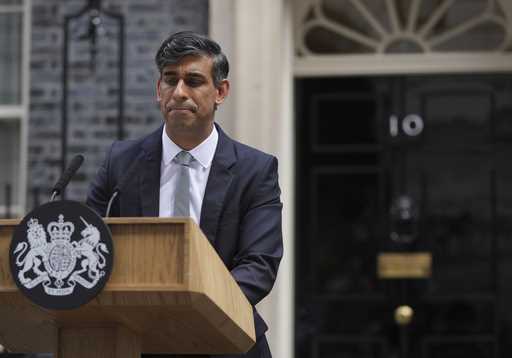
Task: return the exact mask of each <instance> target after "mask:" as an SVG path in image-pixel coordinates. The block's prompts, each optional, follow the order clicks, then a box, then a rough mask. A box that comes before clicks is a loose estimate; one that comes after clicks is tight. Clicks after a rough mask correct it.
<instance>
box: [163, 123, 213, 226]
mask: <svg viewBox="0 0 512 358" xmlns="http://www.w3.org/2000/svg"><path fill="white" fill-rule="evenodd" d="M218 141H219V133H218V132H217V129H216V128H215V126H213V131H212V132H211V133H210V135H209V136H208V138H206V139H205V140H204V141H203V142H202V143H201V144H199V145H198V146H197V147H195V148H193V149H191V150H189V151H188V152H189V153H190V154H191V155H192V156H193V157H194V161H192V163H191V164H190V167H189V168H188V170H189V171H190V217H192V219H194V221H195V222H196V223H197V224H198V225H199V220H200V218H201V206H202V204H203V197H204V192H205V189H206V183H207V181H208V175H209V174H210V168H211V166H212V160H213V156H214V155H215V149H216V148H217V142H218ZM182 150H183V149H181V148H180V147H179V146H178V145H177V144H176V143H174V142H173V141H172V140H171V139H170V138H169V137H168V136H167V132H166V131H165V126H164V130H163V132H162V163H161V165H160V208H159V216H160V217H169V216H173V215H174V213H173V210H174V193H175V191H176V177H177V174H178V168H179V164H177V163H176V162H174V161H173V159H174V157H175V156H176V154H178V153H179V152H181V151H182Z"/></svg>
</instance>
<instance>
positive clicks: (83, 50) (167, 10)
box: [27, 0, 208, 210]
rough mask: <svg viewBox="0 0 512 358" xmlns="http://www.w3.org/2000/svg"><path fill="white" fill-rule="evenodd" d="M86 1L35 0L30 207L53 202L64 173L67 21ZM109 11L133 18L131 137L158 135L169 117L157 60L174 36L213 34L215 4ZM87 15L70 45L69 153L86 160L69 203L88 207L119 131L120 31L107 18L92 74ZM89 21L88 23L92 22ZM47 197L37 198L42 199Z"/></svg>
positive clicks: (175, 0) (128, 62)
mask: <svg viewBox="0 0 512 358" xmlns="http://www.w3.org/2000/svg"><path fill="white" fill-rule="evenodd" d="M86 4H87V1H85V0H68V1H62V0H33V8H32V50H31V65H30V66H31V72H30V76H31V99H30V100H31V107H30V121H29V172H28V175H29V179H28V191H29V196H28V202H27V209H29V210H30V209H31V208H32V207H33V206H34V203H35V202H36V201H38V200H39V201H40V202H44V201H46V200H47V199H48V194H49V190H50V188H51V187H52V186H53V184H54V183H55V181H56V180H57V179H58V177H59V175H60V173H61V152H62V151H61V121H62V110H61V105H62V97H63V93H62V74H63V56H62V53H63V44H64V30H63V24H64V18H65V16H66V15H70V14H74V13H77V12H78V11H80V9H82V8H83V7H84V6H85V5H86ZM102 6H103V8H105V9H108V10H111V11H114V12H117V13H121V14H123V15H124V16H125V34H124V35H125V42H126V46H125V60H124V61H125V90H124V95H125V99H124V116H123V121H124V129H125V131H124V134H125V138H137V137H140V136H142V135H144V134H146V133H149V132H150V131H152V130H154V129H156V128H157V127H158V126H159V125H160V124H161V121H162V120H161V115H160V112H159V110H158V107H157V105H156V101H155V83H156V80H157V79H158V71H157V70H156V68H155V66H154V62H153V59H154V55H155V53H156V51H157V49H158V47H159V45H160V43H161V42H162V40H163V39H164V38H165V37H166V36H167V35H169V34H170V33H172V32H175V31H179V30H193V31H197V32H200V33H207V31H208V1H207V0H145V1H139V0H111V1H103V3H102ZM87 18H88V17H85V18H84V19H82V20H79V21H75V22H74V23H73V24H72V26H71V34H72V35H71V37H70V40H69V41H68V43H69V44H70V46H69V52H68V53H69V61H68V62H69V64H70V66H69V69H68V71H69V72H68V73H69V91H68V131H67V132H68V134H67V141H68V155H67V158H66V159H67V161H69V160H70V159H71V157H72V156H73V155H74V154H77V153H81V154H83V155H84V156H85V158H86V161H85V163H84V165H83V166H82V168H81V169H80V171H79V173H78V175H77V176H76V177H75V179H74V180H73V181H72V182H71V184H70V185H69V187H68V190H67V198H70V199H74V200H79V201H83V200H85V195H86V191H87V186H88V183H89V182H90V181H91V179H92V178H93V176H94V175H95V172H96V170H97V168H98V167H99V165H100V164H101V162H102V160H103V158H104V155H105V152H106V150H107V149H108V147H109V145H110V144H111V143H112V141H113V140H115V139H116V132H117V124H116V121H117V115H118V113H117V106H116V101H117V98H118V95H119V85H118V76H117V71H118V61H117V54H118V51H119V47H118V45H117V44H118V42H117V35H118V33H119V28H118V26H117V25H116V23H115V22H114V21H112V20H110V21H109V20H108V19H106V18H105V20H104V27H105V29H106V31H107V35H106V36H103V37H100V38H99V42H98V54H97V56H96V66H95V68H94V70H92V69H91V52H90V47H89V46H90V44H89V42H88V41H85V40H83V39H82V40H81V39H80V37H81V36H83V34H84V33H85V31H86V30H87V28H86V24H85V23H86V22H87V21H86V20H87ZM84 21H85V23H84ZM37 192H38V193H39V194H36V193H37Z"/></svg>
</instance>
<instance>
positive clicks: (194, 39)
mask: <svg viewBox="0 0 512 358" xmlns="http://www.w3.org/2000/svg"><path fill="white" fill-rule="evenodd" d="M185 56H206V57H210V58H211V59H212V60H213V65H212V78H213V83H214V84H215V86H216V87H218V86H219V85H220V83H221V81H222V80H224V79H226V78H227V77H228V72H229V63H228V59H227V58H226V55H224V53H222V49H221V48H220V46H219V44H218V43H216V42H215V41H213V40H211V39H209V38H208V37H206V36H203V35H199V34H196V33H194V32H191V31H181V32H176V33H174V34H172V35H171V36H169V37H168V38H167V39H166V40H165V41H164V42H163V43H162V45H161V46H160V49H159V50H158V52H157V53H156V56H155V62H156V66H157V67H158V70H159V71H160V74H161V73H162V70H163V69H164V67H165V66H167V65H175V64H177V63H179V62H180V61H181V60H182V59H183V57H185Z"/></svg>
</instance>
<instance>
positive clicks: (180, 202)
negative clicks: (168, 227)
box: [87, 32, 283, 358]
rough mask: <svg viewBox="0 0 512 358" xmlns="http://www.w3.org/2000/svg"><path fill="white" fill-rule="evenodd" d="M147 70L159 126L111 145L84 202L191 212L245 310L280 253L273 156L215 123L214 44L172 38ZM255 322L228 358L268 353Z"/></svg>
mask: <svg viewBox="0 0 512 358" xmlns="http://www.w3.org/2000/svg"><path fill="white" fill-rule="evenodd" d="M156 64H157V67H158V69H159V71H160V78H159V80H158V82H157V100H158V102H159V104H160V110H161V112H162V115H163V117H164V125H163V126H162V127H161V128H159V129H158V130H157V131H155V132H153V133H151V134H149V135H148V136H147V137H144V138H142V139H139V140H127V141H119V142H115V143H114V144H113V145H112V147H111V148H110V151H109V152H108V154H107V157H106V160H105V162H104V164H103V165H102V166H101V167H100V169H99V171H98V174H97V176H96V178H95V180H94V182H93V183H92V184H91V187H90V190H89V193H88V196H87V204H88V205H89V206H90V207H92V208H93V209H95V210H96V211H97V212H98V213H99V214H100V215H103V216H104V215H105V213H106V210H107V203H108V201H109V199H110V198H111V196H112V195H113V193H114V191H116V190H119V193H120V194H119V197H118V199H116V200H115V202H114V205H113V206H112V211H111V215H112V216H183V215H186V216H191V217H192V218H193V219H194V220H195V221H196V222H197V223H198V224H199V225H200V227H201V229H202V231H203V232H204V234H205V235H206V237H207V238H208V240H209V241H210V242H211V243H212V245H213V247H214V248H215V250H216V251H217V253H218V254H219V256H220V257H221V259H222V260H223V262H224V264H225V265H226V267H227V268H228V269H229V270H230V272H231V274H232V275H233V277H234V278H235V280H236V281H237V282H238V284H239V286H240V288H241V289H242V291H243V292H244V294H245V295H246V296H247V298H248V300H249V302H250V303H251V304H252V305H253V306H254V305H256V304H257V303H258V302H259V301H260V300H261V299H263V298H264V297H265V296H266V295H267V294H268V293H269V292H270V290H271V288H272V286H273V284H274V281H275V278H276V274H277V269H278V266H279V261H280V260H281V257H282V253H283V246H282V233H281V209H282V204H281V201H280V189H279V184H278V176H277V159H276V158H275V157H273V156H271V155H268V154H265V153H263V152H261V151H258V150H256V149H254V148H251V147H249V146H246V145H244V144H241V143H239V142H236V141H234V140H232V139H231V138H229V137H228V136H227V135H226V134H225V133H224V132H223V131H222V129H221V128H220V127H219V126H218V125H217V124H215V123H214V114H215V110H216V109H217V107H218V106H219V105H220V104H221V103H222V102H223V101H224V99H225V98H226V96H227V95H228V93H229V82H228V80H227V75H228V72H229V65H228V61H227V58H226V56H225V55H224V54H223V53H222V51H221V48H220V46H219V45H218V44H217V43H215V42H214V41H212V40H210V39H208V38H207V37H204V36H201V35H197V34H194V33H191V32H179V33H176V34H173V35H171V36H170V37H169V38H167V39H166V40H165V41H164V42H163V44H162V45H161V47H160V49H159V51H158V52H157V55H156ZM185 188H186V189H185ZM254 317H255V318H254V319H255V328H256V337H257V342H256V345H255V346H254V347H253V348H252V349H251V350H250V351H249V352H248V353H247V354H245V355H236V356H229V357H251V358H256V357H258V358H260V357H265V358H267V357H269V358H270V357H271V354H270V351H269V348H268V344H267V340H266V338H265V332H266V330H267V326H266V324H265V322H264V321H263V319H262V318H261V317H260V315H259V314H258V313H257V312H256V310H254ZM224 357H228V356H224Z"/></svg>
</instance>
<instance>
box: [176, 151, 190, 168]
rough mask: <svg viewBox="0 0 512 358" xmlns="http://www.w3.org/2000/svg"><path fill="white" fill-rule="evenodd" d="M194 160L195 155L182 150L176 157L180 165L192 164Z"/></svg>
mask: <svg viewBox="0 0 512 358" xmlns="http://www.w3.org/2000/svg"><path fill="white" fill-rule="evenodd" d="M193 160H194V157H193V156H192V154H190V153H189V152H186V151H184V150H182V151H181V152H179V153H178V154H176V156H175V157H174V161H175V162H176V163H178V164H179V165H184V166H186V167H188V166H190V163H192V161H193Z"/></svg>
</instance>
